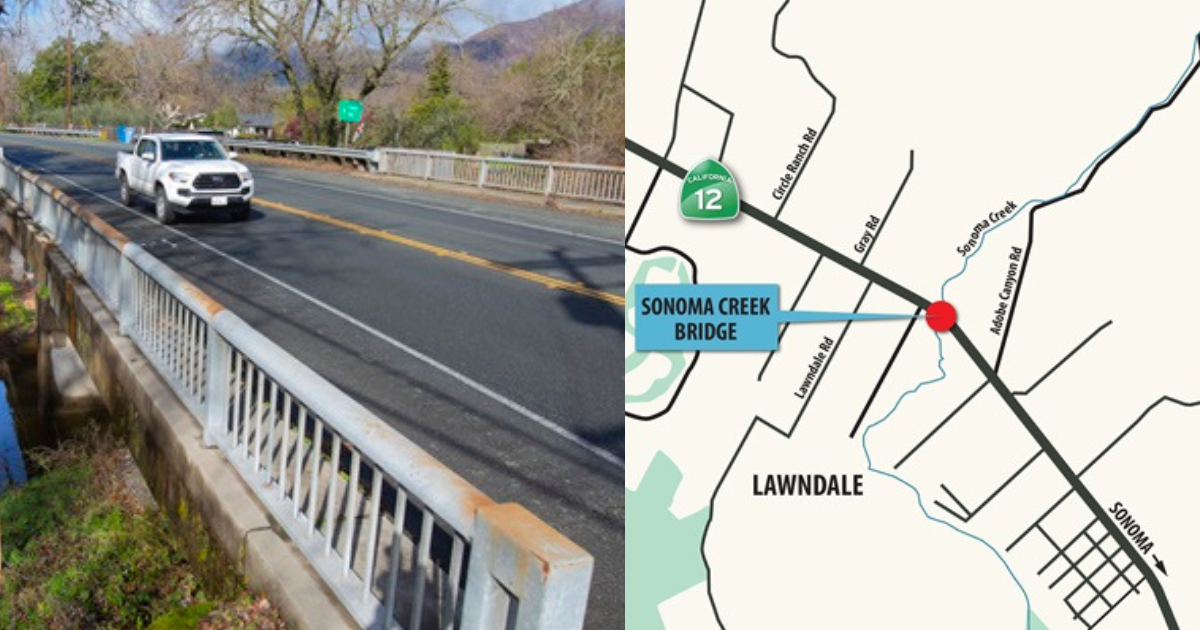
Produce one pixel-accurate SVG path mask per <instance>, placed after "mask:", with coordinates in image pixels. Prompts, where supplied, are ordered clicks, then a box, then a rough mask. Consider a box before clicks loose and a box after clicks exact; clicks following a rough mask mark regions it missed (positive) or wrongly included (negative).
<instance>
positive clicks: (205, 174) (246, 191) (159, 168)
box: [116, 133, 254, 224]
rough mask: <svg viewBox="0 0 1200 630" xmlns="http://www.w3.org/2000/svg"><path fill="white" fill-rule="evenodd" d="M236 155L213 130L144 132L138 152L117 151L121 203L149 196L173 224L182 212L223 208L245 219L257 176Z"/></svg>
mask: <svg viewBox="0 0 1200 630" xmlns="http://www.w3.org/2000/svg"><path fill="white" fill-rule="evenodd" d="M235 158H237V154H236V153H226V152H225V148H224V147H222V146H221V144H220V143H218V142H217V141H216V140H213V139H212V138H211V137H209V136H202V135H197V134H183V133H164V134H153V135H145V136H142V137H140V138H139V139H138V141H137V144H136V148H135V149H134V151H133V153H129V152H128V151H120V152H118V153H117V172H116V175H117V179H118V180H120V182H121V203H123V204H125V205H127V206H131V207H132V206H134V205H135V204H136V203H137V197H138V195H142V196H145V197H149V198H151V199H153V200H154V213H155V214H156V215H157V216H158V220H159V221H162V222H163V223H168V224H169V223H172V222H173V221H175V217H176V214H177V213H180V212H186V213H191V212H211V211H223V210H227V211H228V212H229V216H230V217H231V218H232V219H233V220H234V221H245V220H246V218H247V217H249V216H250V200H251V198H253V197H254V178H253V176H251V175H250V169H248V168H246V166H245V165H243V164H241V163H239V162H236V161H234V159H235Z"/></svg>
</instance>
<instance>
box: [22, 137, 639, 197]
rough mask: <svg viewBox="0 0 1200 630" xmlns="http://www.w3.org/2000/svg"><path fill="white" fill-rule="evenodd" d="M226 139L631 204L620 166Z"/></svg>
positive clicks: (251, 148) (485, 184)
mask: <svg viewBox="0 0 1200 630" xmlns="http://www.w3.org/2000/svg"><path fill="white" fill-rule="evenodd" d="M6 130H7V131H10V132H14V133H34V134H39V135H63V136H71V135H83V136H91V137H96V136H99V135H100V133H99V132H98V131H82V130H69V129H49V128H40V127H7V128H6ZM224 142H225V144H226V145H227V146H229V147H233V148H236V149H238V150H239V151H241V152H243V153H261V154H264V155H276V156H283V155H296V156H301V157H307V158H311V157H318V158H323V159H329V160H335V161H338V162H342V163H351V164H356V165H358V166H361V167H363V168H365V169H367V170H370V171H375V172H379V173H384V174H388V175H399V176H402V177H413V178H417V179H423V180H432V181H439V182H448V183H454V184H464V185H468V186H475V187H477V188H493V189H497V190H511V191H517V192H527V193H534V194H540V195H544V196H546V197H564V198H570V199H584V200H588V201H601V202H606V203H616V204H623V203H625V169H623V168H619V167H614V166H598V165H594V164H571V163H566V162H543V161H540V160H521V159H516V158H492V157H479V156H474V155H461V154H458V153H443V152H438V151H422V150H416V149H399V148H388V147H383V148H379V149H375V150H372V151H367V150H364V149H347V148H342V147H322V146H314V145H307V144H289V143H286V142H263V141H259V140H237V139H234V138H230V139H225V140H224Z"/></svg>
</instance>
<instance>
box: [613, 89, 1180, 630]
mask: <svg viewBox="0 0 1200 630" xmlns="http://www.w3.org/2000/svg"><path fill="white" fill-rule="evenodd" d="M1194 72H1195V68H1193V70H1192V72H1190V73H1189V74H1188V78H1190V77H1191V76H1192V75H1193V74H1194ZM1177 93H1178V92H1177ZM1138 128H1139V129H1140V128H1141V127H1140V125H1139V127H1138ZM625 148H626V149H627V150H628V151H630V152H631V153H633V154H635V155H637V156H638V157H640V158H642V159H644V160H646V161H648V162H650V163H651V164H654V165H655V166H657V167H658V168H659V169H660V170H665V171H667V172H669V173H671V174H672V175H675V176H676V177H679V178H680V179H683V178H684V177H686V175H687V171H686V169H684V168H683V167H681V166H679V165H678V164H675V163H674V162H671V161H670V160H667V159H665V158H663V157H662V156H660V155H658V154H656V153H654V152H653V151H651V150H649V149H647V148H646V147H644V146H642V145H640V144H638V143H637V142H635V141H633V140H631V139H630V138H628V137H626V138H625ZM1110 154H1111V153H1110ZM1089 181H1090V180H1089ZM741 212H742V213H743V214H745V215H747V216H749V217H750V218H752V219H754V220H756V221H758V222H760V223H762V224H763V225H765V226H766V227H769V228H771V229H773V230H775V231H776V232H778V233H780V234H782V235H784V236H787V237H788V238H790V239H791V240H793V241H795V242H797V243H799V244H801V245H804V246H805V247H807V248H809V249H811V250H814V251H816V252H817V253H819V254H821V255H823V256H824V257H825V258H828V259H830V260H832V261H833V262H835V263H837V264H838V265H841V266H842V267H844V268H845V269H846V270H848V271H850V272H852V273H854V274H856V275H858V276H861V277H863V278H865V279H867V280H869V281H871V282H872V283H874V284H876V285H878V286H880V287H882V288H884V289H887V290H888V291H891V292H892V293H894V294H895V295H897V296H898V297H900V298H901V299H903V300H905V301H907V302H909V303H910V304H913V305H914V306H917V307H919V308H921V309H926V308H928V307H929V304H930V301H929V300H927V299H925V298H923V297H921V296H920V295H918V294H917V293H916V292H914V291H912V290H910V289H908V288H906V287H904V286H903V285H901V284H900V283H898V282H896V281H894V280H892V279H891V278H888V277H886V276H884V275H883V274H881V273H879V272H877V271H875V270H873V269H871V268H870V267H867V266H865V265H862V264H859V263H858V262H856V261H854V260H852V259H850V258H849V257H848V256H846V255H845V254H842V253H841V252H839V251H837V250H836V249H834V248H832V247H830V246H828V245H826V244H824V243H822V242H820V241H818V240H817V239H815V238H813V237H811V236H809V235H808V234H805V233H804V232H801V231H800V230H798V229H796V228H794V227H792V226H791V225H788V224H787V223H784V222H783V221H780V220H779V219H776V218H775V217H772V216H770V215H768V214H766V213H765V212H763V211H762V210H760V209H758V208H757V207H755V206H754V205H753V204H751V203H749V202H748V201H745V200H744V199H743V200H742V202H741ZM1026 265H1028V261H1026ZM950 333H951V334H952V335H953V336H954V339H955V340H956V341H958V344H959V346H961V347H962V349H963V350H964V351H965V352H966V353H967V355H968V356H969V357H970V358H971V360H972V361H973V362H974V363H975V366H976V367H977V368H978V369H979V371H980V372H982V373H983V375H984V377H985V378H986V379H987V380H988V382H989V383H991V385H992V388H993V389H995V390H996V392H997V393H998V394H1000V398H1001V399H1002V400H1003V401H1004V403H1005V404H1006V405H1008V407H1009V409H1010V410H1012V412H1013V414H1014V415H1016V416H1017V419H1018V420H1019V421H1020V422H1021V424H1023V425H1024V426H1025V430H1026V431H1028V432H1029V434H1030V436H1032V437H1033V439H1034V441H1035V442H1037V443H1038V446H1040V447H1041V448H1042V450H1044V451H1045V452H1046V456H1047V457H1049V458H1050V461H1051V462H1053V463H1054V466H1055V467H1056V468H1058V471H1059V473H1060V474H1061V475H1062V476H1063V477H1064V478H1065V479H1066V480H1067V483H1068V484H1070V486H1071V487H1072V488H1073V489H1074V490H1075V492H1076V493H1077V494H1078V495H1079V497H1080V498H1081V499H1082V500H1083V502H1084V504H1085V505H1087V506H1088V509H1089V510H1091V512H1092V513H1093V514H1094V515H1095V516H1096V517H1097V519H1098V520H1099V521H1100V522H1101V523H1103V524H1104V527H1105V529H1107V530H1108V531H1109V533H1111V534H1112V535H1113V537H1114V538H1116V539H1117V543H1118V544H1120V545H1121V548H1122V549H1124V550H1125V553H1127V554H1129V556H1130V557H1131V558H1133V559H1134V561H1135V562H1136V563H1137V567H1138V569H1139V570H1140V571H1141V572H1142V574H1143V575H1144V576H1145V577H1146V581H1147V582H1149V583H1150V589H1151V590H1152V591H1153V592H1154V597H1155V599H1156V600H1157V602H1158V606H1159V609H1160V610H1161V612H1162V615H1163V620H1164V621H1165V622H1166V624H1167V628H1169V630H1179V623H1178V622H1177V621H1176V620H1175V612H1174V611H1173V610H1172V609H1171V604H1170V602H1169V601H1167V594H1166V591H1164V590H1163V587H1162V583H1161V582H1160V581H1159V580H1158V576H1157V575H1155V574H1154V572H1153V571H1152V570H1151V569H1150V567H1149V565H1148V564H1146V560H1145V559H1144V558H1142V557H1141V555H1140V553H1139V552H1138V551H1137V549H1136V548H1135V547H1134V546H1133V543H1131V542H1129V540H1128V539H1127V538H1125V536H1124V535H1123V534H1121V531H1120V530H1119V529H1118V528H1117V525H1116V523H1114V522H1113V521H1112V520H1110V519H1109V518H1108V515H1107V514H1106V513H1105V511H1104V508H1102V507H1101V506H1100V503H1099V502H1098V501H1097V500H1096V497H1094V496H1093V495H1092V493H1091V491H1089V490H1088V489H1087V487H1085V486H1084V485H1083V482H1082V481H1081V480H1080V479H1079V476H1078V475H1076V474H1075V472H1074V471H1073V470H1071V467H1070V465H1068V464H1067V462H1066V460H1065V459H1064V458H1063V456H1062V455H1061V454H1060V453H1059V452H1058V449H1056V448H1055V447H1054V445H1053V444H1052V443H1051V442H1050V440H1049V439H1048V438H1047V437H1046V434H1045V433H1043V432H1042V430H1041V429H1040V428H1039V427H1038V425H1037V423H1036V422H1034V420H1033V418H1032V417H1030V415H1029V412H1027V411H1026V410H1025V408H1024V407H1023V406H1021V403H1020V402H1019V401H1018V400H1017V399H1016V397H1015V396H1014V395H1013V393H1012V390H1010V389H1009V388H1008V386H1007V385H1006V384H1005V383H1004V381H1003V380H1001V379H1000V376H999V375H998V374H997V373H996V371H995V370H994V369H993V368H992V366H991V364H990V363H989V362H988V361H987V360H986V359H984V358H983V355H982V354H981V353H980V352H979V349H978V348H976V347H975V344H974V343H972V342H971V340H970V338H968V337H967V334H966V333H965V332H964V331H963V330H962V327H960V326H959V325H958V324H955V325H954V328H952V329H951V330H950Z"/></svg>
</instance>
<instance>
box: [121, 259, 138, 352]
mask: <svg viewBox="0 0 1200 630" xmlns="http://www.w3.org/2000/svg"><path fill="white" fill-rule="evenodd" d="M126 247H128V245H126ZM120 254H121V262H120V265H119V266H118V267H117V276H118V284H117V292H118V293H117V306H118V308H117V324H118V325H119V326H120V333H121V334H122V335H125V336H126V337H128V336H129V335H130V333H131V332H133V321H134V317H136V315H135V314H136V313H137V310H136V309H137V295H136V292H137V284H136V282H135V276H134V275H133V274H134V269H133V262H132V261H130V260H129V257H128V256H126V255H125V251H124V250H123V249H122V250H121V252H120Z"/></svg>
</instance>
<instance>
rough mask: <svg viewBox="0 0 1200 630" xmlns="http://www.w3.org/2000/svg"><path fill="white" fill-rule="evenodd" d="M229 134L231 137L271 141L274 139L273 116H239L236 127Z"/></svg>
mask: <svg viewBox="0 0 1200 630" xmlns="http://www.w3.org/2000/svg"><path fill="white" fill-rule="evenodd" d="M229 132H230V135H232V136H259V137H262V138H266V139H267V140H272V139H274V137H275V114H270V113H267V114H240V115H239V116H238V126H237V127H236V128H234V129H230V130H229Z"/></svg>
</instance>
